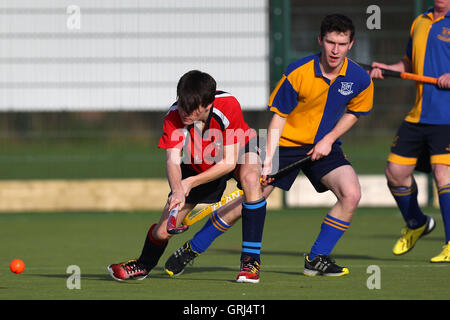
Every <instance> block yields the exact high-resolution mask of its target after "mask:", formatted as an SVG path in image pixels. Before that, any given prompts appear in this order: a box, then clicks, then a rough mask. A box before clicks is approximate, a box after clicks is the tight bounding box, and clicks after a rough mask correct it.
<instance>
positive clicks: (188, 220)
mask: <svg viewBox="0 0 450 320" xmlns="http://www.w3.org/2000/svg"><path fill="white" fill-rule="evenodd" d="M310 159H311V155H308V156H306V157H304V158H302V159H300V160H297V161H295V162H293V163H291V164H289V165H287V166H286V167H284V168H282V169H280V170H279V171H278V172H276V173H274V174H272V175H268V176H267V178H268V179H274V180H276V179H278V178H280V177H282V176H283V175H284V174H286V173H287V172H289V171H290V170H292V169H295V168H298V167H300V166H301V165H302V164H304V163H305V162H307V161H309V160H310ZM243 195H244V192H243V191H242V190H241V189H237V190H235V191H233V192H231V193H230V194H228V195H226V196H224V197H222V199H220V201H219V202H216V203H213V204H210V205H209V206H207V207H205V208H204V209H202V210H200V211H198V212H193V211H191V212H189V213H188V214H187V215H186V217H185V218H184V219H183V225H186V226H190V225H193V224H194V223H196V222H197V221H200V220H202V219H203V218H205V217H206V216H208V215H210V214H211V213H213V212H214V211H215V210H217V209H219V208H220V207H222V206H224V205H226V204H227V203H230V202H231V201H233V200H235V199H239V198H240V197H242V196H243ZM182 232H184V231H182Z"/></svg>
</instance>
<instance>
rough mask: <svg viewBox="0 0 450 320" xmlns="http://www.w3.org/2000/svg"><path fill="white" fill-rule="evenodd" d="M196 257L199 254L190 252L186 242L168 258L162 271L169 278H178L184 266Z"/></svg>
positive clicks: (189, 246) (190, 249)
mask: <svg viewBox="0 0 450 320" xmlns="http://www.w3.org/2000/svg"><path fill="white" fill-rule="evenodd" d="M198 255H199V253H197V252H195V251H194V250H192V248H191V245H190V244H189V241H188V242H186V243H185V244H184V245H183V246H182V247H181V248H179V249H178V250H177V251H175V253H174V254H172V255H171V256H170V257H169V259H168V260H167V262H166V264H165V266H164V270H165V271H166V272H167V273H168V274H169V275H170V276H171V277H176V276H179V275H180V274H182V273H183V271H184V268H185V267H186V265H187V264H188V263H189V262H191V261H192V260H194V259H195V258H196V257H197V256H198Z"/></svg>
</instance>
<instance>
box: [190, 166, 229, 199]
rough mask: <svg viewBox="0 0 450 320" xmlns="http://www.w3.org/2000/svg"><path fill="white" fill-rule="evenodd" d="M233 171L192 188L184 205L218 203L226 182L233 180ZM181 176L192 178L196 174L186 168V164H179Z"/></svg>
mask: <svg viewBox="0 0 450 320" xmlns="http://www.w3.org/2000/svg"><path fill="white" fill-rule="evenodd" d="M233 173H234V172H233V171H232V172H230V173H228V174H226V175H224V176H222V177H220V178H219V179H216V180H213V181H210V182H207V183H205V184H201V185H199V186H196V187H195V188H192V190H191V191H190V192H189V195H188V196H187V197H186V203H192V204H198V203H215V202H218V201H220V199H221V198H222V195H223V192H224V191H225V188H226V187H227V181H228V180H230V179H231V178H233ZM181 174H182V178H183V179H185V178H188V177H192V176H195V175H197V174H198V172H197V171H195V170H194V169H192V168H191V167H189V166H187V165H186V164H184V163H182V164H181Z"/></svg>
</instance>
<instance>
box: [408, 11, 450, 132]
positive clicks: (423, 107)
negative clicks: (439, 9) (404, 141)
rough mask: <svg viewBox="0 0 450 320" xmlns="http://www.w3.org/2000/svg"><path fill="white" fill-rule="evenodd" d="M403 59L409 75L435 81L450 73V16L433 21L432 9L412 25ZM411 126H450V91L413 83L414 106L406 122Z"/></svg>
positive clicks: (448, 13) (431, 85) (449, 13)
mask: <svg viewBox="0 0 450 320" xmlns="http://www.w3.org/2000/svg"><path fill="white" fill-rule="evenodd" d="M405 58H406V59H408V60H409V61H410V62H411V66H412V72H413V73H417V74H420V75H425V76H430V77H435V78H438V77H440V76H441V75H443V74H444V73H450V12H447V14H446V15H445V16H444V17H441V18H439V19H436V20H433V9H430V10H428V11H427V12H425V13H424V14H421V15H420V16H418V17H417V18H416V19H415V20H414V22H413V23H412V25H411V30H410V36H409V41H408V45H407V48H406V57H405ZM405 120H406V121H408V122H412V123H424V124H450V90H448V89H447V90H446V89H439V88H438V87H437V86H435V85H433V84H424V83H420V82H416V102H415V104H414V107H413V108H412V109H411V111H410V112H409V113H408V115H407V116H406V118H405Z"/></svg>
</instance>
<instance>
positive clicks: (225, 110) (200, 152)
mask: <svg viewBox="0 0 450 320" xmlns="http://www.w3.org/2000/svg"><path fill="white" fill-rule="evenodd" d="M255 136H256V132H255V131H254V130H252V129H250V127H249V125H248V124H247V123H246V122H245V121H244V116H243V114H242V109H241V106H240V104H239V102H238V101H237V99H236V98H235V97H234V96H232V95H231V94H229V93H227V92H223V91H217V92H216V97H215V99H214V102H213V106H212V108H211V110H210V113H209V116H208V119H207V121H206V123H205V124H204V126H203V131H202V132H200V130H199V129H198V128H197V126H196V125H195V123H194V124H192V125H187V126H185V125H184V124H183V122H182V121H181V118H180V115H179V113H178V105H177V103H174V104H173V105H172V107H171V108H170V109H169V111H168V112H167V114H166V116H165V118H164V124H163V134H162V136H161V139H160V140H159V143H158V147H159V148H162V149H170V148H178V149H180V150H183V153H184V157H183V161H184V163H186V164H187V165H189V166H191V167H192V168H193V169H194V170H195V171H197V172H199V173H200V172H203V171H205V170H207V169H208V168H210V167H211V166H213V165H214V164H215V163H216V162H218V161H220V160H221V159H222V154H223V153H222V152H223V146H224V145H231V144H236V143H239V144H240V147H243V146H245V145H246V144H247V143H248V141H249V140H250V139H251V138H253V137H255Z"/></svg>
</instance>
